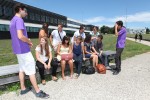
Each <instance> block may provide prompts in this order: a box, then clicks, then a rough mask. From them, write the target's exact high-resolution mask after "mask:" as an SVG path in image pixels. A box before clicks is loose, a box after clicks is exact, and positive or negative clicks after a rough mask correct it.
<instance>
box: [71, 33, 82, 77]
mask: <svg viewBox="0 0 150 100" xmlns="http://www.w3.org/2000/svg"><path fill="white" fill-rule="evenodd" d="M72 46H73V47H72V48H73V59H74V63H75V66H76V71H77V75H76V77H75V78H78V77H79V76H80V73H81V67H82V61H83V58H85V56H84V44H83V42H82V37H81V36H77V37H76V41H75V42H74V43H73V45H72ZM82 54H83V55H82Z"/></svg>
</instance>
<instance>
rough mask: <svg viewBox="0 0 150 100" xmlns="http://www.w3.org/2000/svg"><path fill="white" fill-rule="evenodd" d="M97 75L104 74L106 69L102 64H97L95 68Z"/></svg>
mask: <svg viewBox="0 0 150 100" xmlns="http://www.w3.org/2000/svg"><path fill="white" fill-rule="evenodd" d="M96 68H97V71H98V73H100V74H106V67H105V66H104V65H103V64H98V65H97V66H96Z"/></svg>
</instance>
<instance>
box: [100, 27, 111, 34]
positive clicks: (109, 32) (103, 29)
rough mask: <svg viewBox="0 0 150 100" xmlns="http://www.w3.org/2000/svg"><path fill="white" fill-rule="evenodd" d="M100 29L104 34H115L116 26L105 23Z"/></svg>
mask: <svg viewBox="0 0 150 100" xmlns="http://www.w3.org/2000/svg"><path fill="white" fill-rule="evenodd" d="M100 31H101V33H103V34H105V33H107V34H113V33H114V27H108V26H105V25H103V26H102V27H101V28H100Z"/></svg>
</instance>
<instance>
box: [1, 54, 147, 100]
mask: <svg viewBox="0 0 150 100" xmlns="http://www.w3.org/2000/svg"><path fill="white" fill-rule="evenodd" d="M39 87H40V88H41V89H42V90H44V91H45V92H47V93H48V94H50V98H49V100H150V52H149V53H144V54H141V55H136V56H134V57H132V58H129V59H126V60H124V61H122V71H121V73H120V74H118V75H116V76H114V75H112V71H110V70H107V73H106V74H104V75H102V74H98V73H95V74H93V75H84V74H81V76H80V77H79V79H70V78H69V77H67V80H66V81H64V80H62V78H60V79H59V80H58V82H54V81H49V82H47V84H46V85H45V86H43V85H42V84H40V85H39ZM0 100H41V99H39V98H36V97H35V95H34V93H33V92H32V91H31V92H29V93H27V94H25V95H23V96H21V95H19V90H18V91H17V92H9V93H5V94H3V95H1V96H0Z"/></svg>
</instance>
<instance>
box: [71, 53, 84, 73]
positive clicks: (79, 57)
mask: <svg viewBox="0 0 150 100" xmlns="http://www.w3.org/2000/svg"><path fill="white" fill-rule="evenodd" d="M73 59H74V60H75V61H74V63H75V66H76V71H77V74H78V75H80V73H81V67H82V60H83V56H82V54H81V55H76V54H73Z"/></svg>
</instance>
